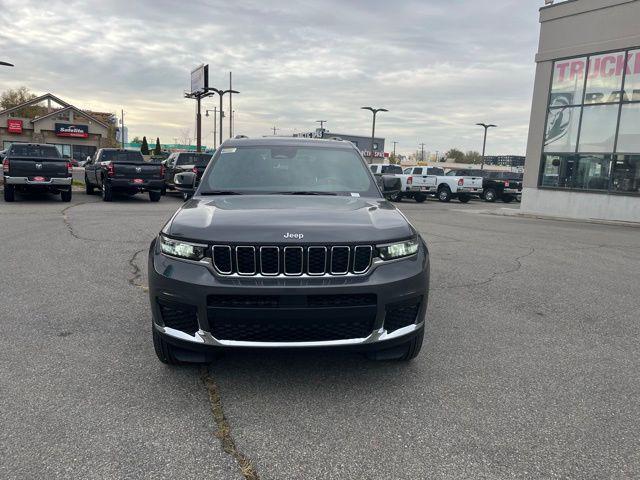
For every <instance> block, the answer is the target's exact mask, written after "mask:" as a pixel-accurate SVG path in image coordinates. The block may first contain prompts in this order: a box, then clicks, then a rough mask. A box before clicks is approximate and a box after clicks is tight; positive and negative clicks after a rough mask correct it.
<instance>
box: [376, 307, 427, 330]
mask: <svg viewBox="0 0 640 480" xmlns="http://www.w3.org/2000/svg"><path fill="white" fill-rule="evenodd" d="M419 310H420V303H419V302H417V303H415V304H413V305H411V304H408V305H407V304H396V305H388V306H387V313H386V316H385V319H384V328H385V329H386V330H387V331H388V332H393V331H394V330H398V329H400V328H403V327H407V326H409V325H413V324H414V323H416V321H417V317H418V311H419Z"/></svg>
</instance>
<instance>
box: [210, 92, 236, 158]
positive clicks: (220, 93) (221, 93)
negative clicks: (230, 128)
mask: <svg viewBox="0 0 640 480" xmlns="http://www.w3.org/2000/svg"><path fill="white" fill-rule="evenodd" d="M209 90H211V91H212V92H216V93H217V94H218V96H219V97H220V146H222V141H223V140H222V119H223V117H224V113H223V110H222V97H223V96H224V95H225V94H226V93H228V94H233V93H240V92H238V91H237V90H232V89H228V90H220V89H218V88H212V87H209ZM229 138H231V137H229Z"/></svg>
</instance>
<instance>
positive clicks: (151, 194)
mask: <svg viewBox="0 0 640 480" xmlns="http://www.w3.org/2000/svg"><path fill="white" fill-rule="evenodd" d="M160 197H162V192H154V191H150V192H149V200H150V201H152V202H159V201H160Z"/></svg>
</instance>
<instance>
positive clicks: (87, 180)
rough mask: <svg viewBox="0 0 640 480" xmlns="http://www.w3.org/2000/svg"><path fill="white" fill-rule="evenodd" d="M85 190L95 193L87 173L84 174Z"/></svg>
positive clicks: (88, 192)
mask: <svg viewBox="0 0 640 480" xmlns="http://www.w3.org/2000/svg"><path fill="white" fill-rule="evenodd" d="M84 191H85V192H86V194H87V195H93V194H94V193H95V189H94V188H93V185H91V184H90V183H89V179H88V178H87V176H86V175H85V176H84Z"/></svg>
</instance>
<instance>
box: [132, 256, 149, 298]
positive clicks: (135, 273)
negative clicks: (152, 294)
mask: <svg viewBox="0 0 640 480" xmlns="http://www.w3.org/2000/svg"><path fill="white" fill-rule="evenodd" d="M144 251H145V249H142V250H138V251H137V252H135V253H134V254H133V255H132V256H131V258H130V259H129V266H130V267H131V276H130V277H129V279H128V280H127V281H128V282H129V285H131V286H132V287H137V288H140V289H142V291H144V292H148V291H149V287H148V286H146V285H144V284H142V283H140V282H139V280H140V279H141V278H142V269H141V268H140V265H138V264H137V263H136V259H137V257H138V255H140V254H141V253H142V252H144Z"/></svg>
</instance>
